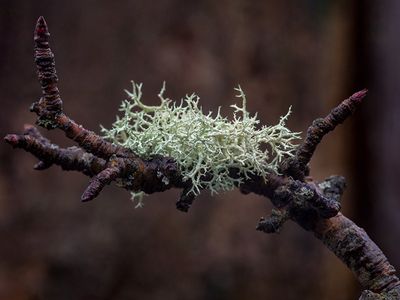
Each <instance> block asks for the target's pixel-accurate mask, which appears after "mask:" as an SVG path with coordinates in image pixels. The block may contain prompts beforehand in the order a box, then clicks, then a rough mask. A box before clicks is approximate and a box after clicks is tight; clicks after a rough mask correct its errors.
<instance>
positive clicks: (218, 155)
mask: <svg viewBox="0 0 400 300" xmlns="http://www.w3.org/2000/svg"><path fill="white" fill-rule="evenodd" d="M235 90H236V91H237V92H238V94H237V95H236V96H237V97H239V98H241V99H242V105H241V106H238V105H236V104H233V105H231V107H232V108H233V110H234V111H233V119H232V120H229V119H228V118H226V117H223V116H221V114H220V109H218V111H217V113H216V114H215V113H212V112H209V113H208V114H204V113H203V111H202V107H201V106H199V99H200V98H199V97H198V96H197V95H196V94H191V95H186V96H185V98H184V99H183V100H182V101H181V102H180V103H179V104H177V103H175V102H173V101H171V100H170V99H168V98H165V97H164V93H165V83H164V84H163V87H162V89H161V91H160V93H159V95H158V97H159V98H160V101H161V103H160V105H158V106H148V105H145V104H143V102H142V84H136V83H134V82H132V91H126V93H127V95H128V97H129V100H124V101H123V102H122V104H121V107H120V109H119V110H120V111H121V112H122V113H123V116H122V117H117V120H116V121H115V122H114V124H113V126H112V128H111V129H106V128H104V127H102V132H103V135H104V137H106V138H107V139H109V140H111V141H112V142H113V143H115V144H118V145H121V146H123V147H126V148H129V149H131V150H132V151H133V152H134V153H136V154H137V155H138V156H140V157H143V158H149V157H152V156H154V155H162V156H169V157H172V158H173V159H174V160H175V161H176V162H177V163H178V166H179V168H180V171H181V173H182V175H183V178H184V180H190V181H191V183H192V188H191V190H189V191H188V192H192V193H194V194H196V195H197V194H199V193H200V191H201V190H202V189H209V190H210V191H211V193H216V192H218V191H226V190H231V189H233V188H234V187H235V186H237V185H239V184H240V183H242V182H243V180H244V179H246V178H249V176H250V175H258V176H262V177H264V178H265V177H266V175H267V174H270V173H278V166H279V164H280V163H281V161H282V160H283V159H284V158H285V157H288V156H292V155H293V154H294V151H295V149H296V144H295V143H294V142H295V140H297V139H299V138H300V134H299V133H297V132H292V131H290V130H289V129H288V128H287V127H286V126H285V121H286V120H287V118H288V116H289V115H290V108H289V111H288V113H287V114H286V115H285V116H283V117H281V118H280V121H279V123H278V124H276V125H273V126H261V127H259V128H258V127H257V125H258V124H259V122H260V121H259V120H258V119H257V115H256V114H255V115H254V116H250V113H249V112H248V111H247V108H246V96H245V94H244V92H243V90H242V89H241V87H240V86H238V87H237V88H235ZM232 169H235V170H237V171H238V175H240V176H236V177H233V176H231V174H230V172H231V170H232Z"/></svg>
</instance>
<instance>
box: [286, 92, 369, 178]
mask: <svg viewBox="0 0 400 300" xmlns="http://www.w3.org/2000/svg"><path fill="white" fill-rule="evenodd" d="M366 95H367V90H366V89H364V90H362V91H359V92H357V93H354V94H353V95H352V96H351V97H350V98H348V99H346V100H344V101H343V102H342V103H340V104H339V105H338V106H336V107H335V108H334V109H333V110H332V111H331V112H330V113H329V114H328V115H327V116H326V117H325V118H319V119H316V120H315V121H314V122H313V123H312V125H311V126H310V127H309V128H308V130H307V136H306V138H305V140H304V142H303V143H302V144H301V145H300V146H299V148H298V149H297V151H296V155H295V156H294V157H293V158H291V159H288V160H287V161H286V163H285V165H284V166H283V172H284V173H285V174H286V175H288V176H292V177H293V178H295V179H299V180H303V179H304V176H307V175H308V172H309V170H308V163H309V162H310V160H311V157H312V156H313V155H314V151H315V149H316V148H317V146H318V144H319V143H320V142H321V141H322V138H323V137H324V136H325V135H326V134H327V133H329V132H330V131H332V130H334V129H335V128H336V126H338V125H339V124H341V123H343V122H344V121H345V120H346V119H347V118H348V117H349V116H350V115H351V114H352V113H354V111H355V110H356V108H357V107H358V106H359V105H360V104H361V102H362V99H363V98H364V97H365V96H366Z"/></svg>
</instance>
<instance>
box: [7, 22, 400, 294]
mask: <svg viewBox="0 0 400 300" xmlns="http://www.w3.org/2000/svg"><path fill="white" fill-rule="evenodd" d="M49 37H50V34H49V31H48V28H47V24H46V22H45V20H44V18H43V17H40V18H39V20H38V22H37V25H36V28H35V33H34V41H35V62H36V66H37V74H38V78H39V82H40V85H41V89H42V94H43V96H42V97H41V98H40V99H39V101H37V102H34V103H33V105H32V107H31V110H32V111H33V112H35V113H36V114H37V116H38V118H37V124H38V125H40V126H42V127H45V128H47V129H54V128H59V129H61V130H62V131H64V133H65V135H66V136H67V137H68V138H70V139H71V140H73V141H75V142H76V143H77V144H78V146H79V147H76V146H73V147H69V148H60V147H58V146H57V145H54V144H52V143H51V142H50V141H49V140H48V139H46V138H45V137H43V136H42V135H41V134H40V133H39V131H38V130H37V129H36V128H35V127H33V126H31V125H26V126H25V129H24V133H23V134H20V135H19V134H9V135H7V136H6V137H5V138H4V139H5V141H6V142H7V143H9V144H10V145H11V146H13V147H14V148H22V149H24V150H25V151H27V152H30V153H31V154H33V155H34V156H35V157H37V158H38V159H39V163H37V164H36V165H35V167H34V168H35V169H37V170H44V169H46V168H48V167H50V166H51V165H53V164H55V165H58V166H60V167H61V168H62V169H63V170H75V171H78V172H81V173H83V174H85V175H88V176H89V177H92V179H91V180H90V183H89V186H88V187H87V189H86V190H85V192H84V193H83V195H82V198H81V199H82V201H88V200H92V199H94V198H95V197H96V196H97V195H98V194H99V193H100V192H101V190H102V189H103V188H104V186H105V185H107V184H110V183H111V182H113V181H117V182H118V186H120V187H122V188H125V189H127V190H130V191H135V192H139V191H143V192H145V193H148V194H151V193H155V192H162V191H165V190H167V189H170V188H181V189H182V190H183V191H182V194H181V198H180V200H179V201H178V202H177V205H176V206H177V208H178V209H180V210H182V211H188V209H189V208H190V206H191V205H192V203H193V200H194V197H195V196H194V194H193V193H189V191H190V190H191V186H192V183H191V182H190V181H189V180H186V181H185V180H184V179H183V177H182V175H181V174H180V172H179V166H178V165H177V164H176V162H175V161H174V159H173V158H170V157H162V156H155V157H153V158H151V159H148V160H145V159H142V158H140V157H138V156H137V155H136V154H135V153H133V152H132V151H131V150H129V149H127V148H124V147H122V146H118V145H115V144H112V143H110V142H108V141H106V140H104V138H102V137H100V136H98V135H97V134H95V133H94V132H92V131H89V130H87V129H85V128H84V127H83V126H82V125H79V124H78V123H76V122H75V121H73V120H72V119H70V118H69V117H68V116H67V115H66V114H65V113H64V112H63V108H62V100H61V96H60V92H59V90H58V87H57V82H58V77H57V74H56V69H55V60H54V54H53V53H52V51H51V49H50V46H49ZM366 92H367V91H366V90H362V91H360V92H357V93H355V94H353V95H352V96H351V97H350V98H348V99H346V100H344V101H343V102H342V103H341V104H339V105H338V106H337V107H336V108H334V109H333V110H332V111H331V112H330V113H329V114H328V115H327V116H326V117H325V118H320V119H317V120H315V121H314V122H313V124H312V125H311V126H310V127H309V129H308V131H307V136H306V138H305V140H304V142H303V143H302V144H301V145H300V146H299V147H298V149H297V152H296V155H295V156H294V157H293V158H290V159H287V160H286V161H284V162H283V163H282V165H281V168H280V169H281V174H282V175H275V174H270V175H268V176H267V178H263V177H260V176H255V175H252V176H251V177H250V178H247V179H245V181H244V182H243V183H242V184H241V185H240V186H239V188H240V190H241V192H242V193H244V194H247V193H256V194H259V195H263V196H265V197H267V198H269V199H270V200H271V202H272V204H273V205H274V206H275V208H276V209H274V210H273V211H272V213H271V215H270V216H269V217H266V218H262V219H261V220H260V222H259V223H258V226H257V230H260V231H263V232H266V233H273V232H278V231H279V230H280V229H281V228H282V226H283V225H284V223H285V222H286V221H287V220H292V221H294V222H296V223H297V224H299V225H300V226H301V227H302V228H304V229H305V230H308V231H312V232H313V233H314V235H315V236H316V237H317V238H318V239H320V240H321V241H322V242H323V243H324V245H326V246H327V247H328V248H329V249H330V250H331V251H332V252H333V253H334V254H335V255H336V256H337V257H338V258H339V259H340V260H342V261H343V262H344V263H345V264H346V265H347V266H348V267H349V268H350V269H351V270H352V271H353V273H354V274H355V276H356V277H357V279H358V281H359V282H360V284H361V286H362V287H363V288H364V289H365V291H364V292H363V294H362V296H361V298H360V299H400V281H399V279H398V277H397V276H396V275H395V269H394V268H393V266H392V265H390V263H389V261H388V260H387V258H386V257H385V255H384V254H383V253H382V251H381V250H380V249H379V248H378V247H377V246H376V244H375V243H374V242H373V241H372V240H371V239H370V238H369V237H368V235H367V234H366V233H365V231H364V230H363V229H361V228H359V227H358V226H357V225H355V224H354V223H353V222H352V221H351V220H349V219H347V218H346V217H345V216H343V215H342V214H341V213H340V212H339V210H340V197H341V195H342V193H343V191H344V187H345V183H344V178H343V177H340V176H332V177H329V178H327V179H326V180H325V181H323V182H321V183H317V182H314V181H312V180H311V179H310V178H307V177H306V176H307V175H308V173H309V170H308V163H309V162H310V160H311V158H312V156H313V154H314V152H315V150H316V147H317V146H318V144H319V143H320V142H321V140H322V138H323V137H324V136H325V135H326V134H327V133H328V132H330V131H332V130H333V129H335V128H336V126H337V125H339V124H341V123H342V122H343V121H344V120H345V119H346V118H347V117H349V116H350V115H351V114H352V113H353V112H354V111H355V109H356V108H357V106H358V105H360V103H361V100H362V99H363V98H364V97H365V95H366ZM207 176H208V175H207V174H205V175H204V178H205V179H206V178H207ZM229 176H231V177H232V178H236V179H237V178H238V176H239V173H238V170H236V169H234V168H232V169H231V170H230V172H229Z"/></svg>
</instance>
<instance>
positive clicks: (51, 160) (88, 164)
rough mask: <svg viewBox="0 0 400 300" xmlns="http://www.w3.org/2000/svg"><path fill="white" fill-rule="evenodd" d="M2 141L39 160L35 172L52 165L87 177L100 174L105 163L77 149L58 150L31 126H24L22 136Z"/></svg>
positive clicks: (9, 135)
mask: <svg viewBox="0 0 400 300" xmlns="http://www.w3.org/2000/svg"><path fill="white" fill-rule="evenodd" d="M4 140H5V141H6V142H7V143H9V144H10V145H11V146H13V147H14V148H21V149H24V150H25V151H28V152H30V153H32V154H33V155H34V156H35V157H37V158H38V159H39V163H38V164H36V165H35V167H34V168H35V169H36V170H43V169H46V168H48V167H50V166H51V165H52V164H55V165H58V166H60V167H61V168H62V169H63V170H66V171H70V170H73V171H79V172H82V173H84V174H85V175H88V176H93V175H95V174H97V173H99V172H101V171H102V170H103V169H104V168H105V167H106V161H105V160H104V159H101V158H98V157H96V156H94V155H93V154H90V153H87V152H85V151H83V150H82V149H80V148H78V147H69V148H60V147H58V146H57V145H55V144H52V143H50V141H49V140H48V139H46V138H44V137H43V136H42V135H41V134H40V133H39V131H38V130H37V129H36V128H35V127H33V126H32V125H25V130H24V134H21V135H18V134H8V135H7V136H6V137H5V138H4Z"/></svg>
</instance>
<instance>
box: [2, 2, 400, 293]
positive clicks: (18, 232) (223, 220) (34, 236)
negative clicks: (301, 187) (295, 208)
mask: <svg viewBox="0 0 400 300" xmlns="http://www.w3.org/2000/svg"><path fill="white" fill-rule="evenodd" d="M0 3H1V4H0V91H1V94H0V101H1V110H0V135H1V136H4V135H5V134H7V133H13V132H21V131H22V126H23V124H24V123H32V122H34V120H35V116H34V115H33V114H31V113H29V111H28V108H29V106H30V104H31V103H32V102H33V101H34V100H36V99H37V98H38V97H39V96H40V89H39V84H38V82H37V79H36V76H35V68H34V64H33V59H32V44H33V43H32V32H33V28H34V25H35V22H36V20H37V18H38V17H39V16H40V15H43V16H45V18H46V20H47V22H48V24H49V27H50V32H51V34H52V39H51V42H52V48H53V51H54V52H55V54H56V61H57V70H58V74H59V77H60V84H59V87H60V89H61V93H62V97H63V100H64V107H65V110H66V112H67V113H68V114H69V115H70V116H72V117H73V118H74V119H75V120H76V121H78V122H80V123H83V124H84V125H86V127H87V128H90V129H93V130H98V129H99V124H100V123H101V124H103V125H105V126H110V124H111V122H112V121H113V120H114V119H115V114H116V113H117V109H118V106H119V104H120V101H121V100H122V99H124V97H125V95H124V93H123V89H124V88H129V87H130V80H131V79H133V80H135V81H139V82H143V83H144V93H145V94H144V95H145V99H146V101H148V102H149V103H155V101H157V100H156V93H157V92H158V91H159V88H160V87H161V83H162V81H163V80H166V81H167V95H168V96H169V97H171V98H174V99H180V98H181V97H182V96H184V95H185V94H186V93H191V92H193V91H195V92H197V93H198V94H199V95H200V97H201V99H202V100H201V101H202V105H203V107H204V109H205V110H207V111H208V110H209V109H216V108H217V107H218V106H219V105H223V106H224V107H228V106H229V104H231V103H232V101H234V99H235V98H234V91H233V87H234V86H236V85H237V84H238V83H240V84H241V85H242V87H243V88H244V90H245V92H246V94H247V96H248V99H249V104H248V106H249V109H250V110H251V112H253V113H254V112H259V116H260V118H261V120H262V122H263V123H265V124H270V123H276V122H277V120H278V118H279V116H280V115H282V114H284V113H285V112H286V111H287V108H288V106H289V105H292V106H293V111H294V113H293V115H292V117H291V119H290V121H289V126H290V127H291V128H292V129H293V130H297V131H304V130H305V129H306V128H307V126H308V125H309V123H310V122H311V121H312V120H313V119H314V118H316V117H318V116H321V115H324V114H326V113H327V112H328V111H329V110H330V109H331V108H332V107H333V106H334V105H335V104H337V103H339V101H340V100H342V99H344V98H346V97H347V96H349V95H350V94H351V93H352V92H355V91H356V90H359V89H362V88H364V87H368V88H369V89H370V93H369V95H368V98H367V99H366V101H365V103H364V104H363V106H362V108H361V110H359V111H358V112H357V114H356V116H355V117H353V118H351V120H349V121H347V122H346V123H345V125H343V126H341V127H340V128H338V129H337V130H336V131H335V132H334V133H332V134H330V135H329V137H328V138H326V139H325V140H324V141H323V143H322V144H321V146H320V148H319V149H318V152H317V154H316V156H315V157H314V160H313V162H312V175H313V176H314V177H315V178H317V179H322V178H324V177H326V176H329V175H331V174H343V175H345V176H346V177H347V180H348V189H347V191H346V194H345V197H344V208H343V210H344V213H345V214H346V215H348V216H349V217H351V218H352V219H353V220H355V221H356V222H357V223H358V224H359V225H360V226H362V227H364V228H365V229H366V230H367V231H368V233H369V234H370V235H371V236H372V238H373V239H374V240H375V241H376V242H377V243H378V245H379V246H380V247H381V248H382V249H383V250H384V252H385V253H386V254H387V256H388V257H389V259H390V261H391V262H392V263H393V264H394V265H395V266H396V267H397V269H399V268H400V253H399V252H398V251H397V250H398V247H399V245H400V200H399V197H398V187H399V177H400V176H399V175H400V174H399V172H400V171H399V170H400V159H399V152H400V151H399V148H400V147H399V146H400V139H399V137H400V121H399V120H398V118H397V116H398V115H399V113H400V103H399V100H398V96H397V95H398V94H399V92H400V84H399V83H400V82H399V80H400V79H399V74H400V71H399V70H400V56H399V50H400V40H399V32H400V2H399V1H397V0H383V1H372V0H371V1H361V0H360V1H345V0H343V1H333V0H330V1H328V0H304V1H303V0H300V1H278V0H277V1H246V0H230V1H228V0H220V1H215V0H202V1H189V0H186V1H178V0H160V1H142V0H135V1H129V0H120V1H94V0H92V1H66V0H65V1H50V0H41V1H24V0H0ZM224 112H225V113H229V112H230V111H229V110H228V109H225V110H224ZM42 132H43V131H42ZM45 134H46V135H47V136H48V137H50V138H51V139H52V141H54V142H57V143H59V144H61V145H63V146H66V145H71V142H70V141H67V140H66V139H65V138H64V137H63V134H62V133H61V132H57V131H54V132H45ZM0 159H1V165H0V241H1V245H0V299H8V300H15V299H18V300H19V299H165V300H167V299H230V300H235V299H256V298H263V299H284V300H285V299H336V300H337V299H357V298H358V296H359V294H360V287H359V286H358V284H357V282H356V281H355V279H354V278H353V275H352V274H351V273H350V272H349V271H348V270H347V269H346V267H345V266H344V265H343V264H342V263H341V262H340V261H339V260H338V259H337V258H336V257H334V256H333V255H332V254H331V253H330V252H329V251H328V250H327V249H326V248H325V247H324V246H323V245H322V244H320V242H319V241H318V240H316V239H315V238H314V237H313V236H312V235H311V234H310V233H308V232H305V231H303V230H302V229H301V228H299V227H298V226H296V225H295V224H293V223H290V224H289V223H288V224H287V225H286V226H285V228H284V230H283V231H282V232H281V234H279V235H269V236H267V235H264V234H262V233H259V232H256V231H255V230H254V229H255V225H256V223H257V220H258V219H259V217H261V216H263V215H266V214H268V212H269V210H270V208H271V206H270V204H269V203H268V201H267V200H265V199H262V198H260V197H257V196H254V195H248V196H244V195H241V194H240V193H239V192H238V191H233V192H230V193H225V194H221V195H219V196H216V197H210V196H209V195H208V194H207V193H204V195H202V196H201V197H200V199H198V201H196V203H195V204H194V207H193V208H192V210H191V211H190V212H189V214H184V213H181V212H179V211H177V210H176V209H175V201H176V199H177V196H178V191H169V192H166V193H163V194H156V195H152V196H150V197H148V198H147V201H146V204H145V207H144V208H143V209H134V205H133V204H132V202H131V201H130V200H129V194H128V193H127V192H126V191H124V190H120V189H118V188H116V187H115V186H110V187H108V188H106V189H105V191H104V192H103V193H102V194H101V195H100V197H99V198H98V199H96V200H95V201H93V202H91V203H85V204H82V203H80V201H79V199H80V194H81V192H82V191H83V190H84V188H85V186H86V184H87V182H88V179H87V178H86V177H84V176H82V175H80V174H77V173H68V172H62V171H61V170H59V169H57V168H56V167H53V168H51V169H50V170H47V171H44V172H36V171H34V170H32V165H33V164H34V163H35V159H34V158H33V157H32V156H31V155H29V154H27V153H25V152H23V151H21V150H15V151H13V150H12V149H11V147H9V146H8V145H6V144H5V143H3V142H1V143H0Z"/></svg>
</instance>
